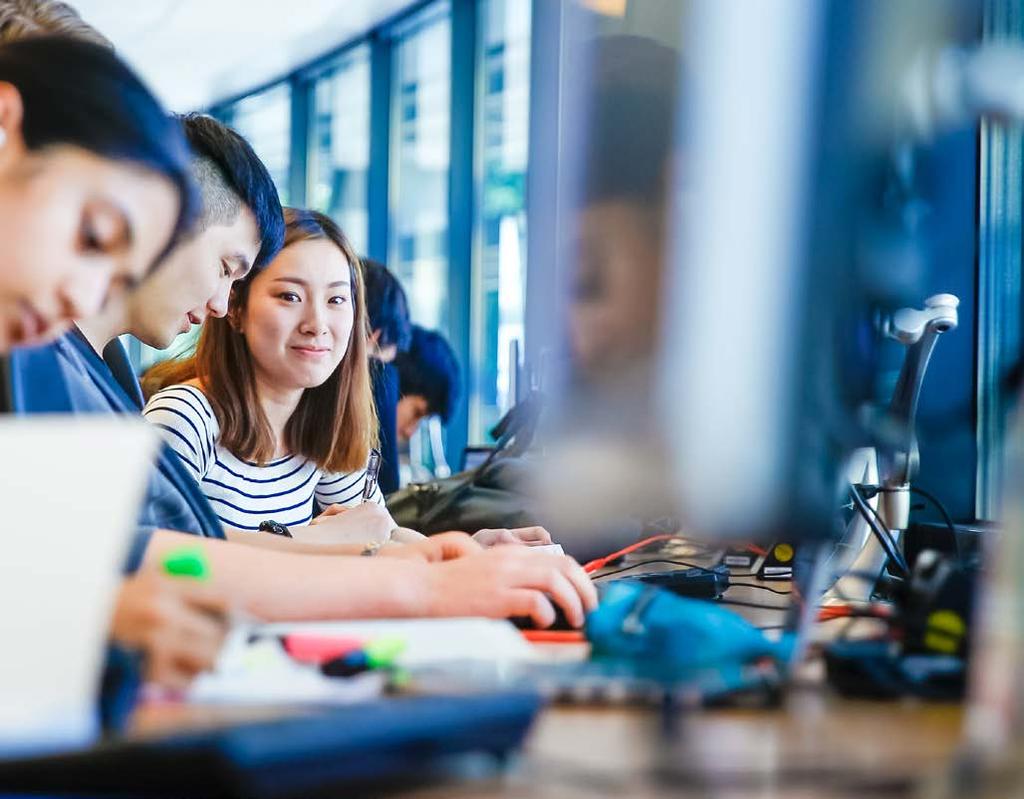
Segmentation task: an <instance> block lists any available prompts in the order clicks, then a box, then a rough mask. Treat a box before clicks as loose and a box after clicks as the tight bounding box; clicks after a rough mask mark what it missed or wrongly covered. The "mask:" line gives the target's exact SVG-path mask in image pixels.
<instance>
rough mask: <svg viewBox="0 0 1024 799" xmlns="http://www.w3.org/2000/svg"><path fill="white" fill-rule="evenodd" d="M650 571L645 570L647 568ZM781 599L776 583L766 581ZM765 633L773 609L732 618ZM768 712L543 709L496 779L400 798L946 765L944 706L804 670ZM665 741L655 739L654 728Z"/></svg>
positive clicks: (762, 796)
mask: <svg viewBox="0 0 1024 799" xmlns="http://www.w3.org/2000/svg"><path fill="white" fill-rule="evenodd" d="M652 565H653V564H652ZM772 585H773V586H774V587H775V588H776V590H784V589H785V588H787V587H788V586H786V585H785V584H778V583H774V584H772ZM729 596H730V597H732V598H737V599H742V600H744V601H751V600H755V601H758V602H761V603H764V604H771V605H773V606H778V607H785V604H786V603H785V600H786V597H782V596H777V595H770V594H767V593H766V592H763V591H758V590H757V589H755V588H752V587H744V588H741V587H736V588H734V589H731V590H730V592H729ZM743 615H746V616H747V617H748V618H749V619H750V620H751V621H752V622H753V623H755V624H759V625H771V624H774V623H777V622H778V621H779V620H780V615H781V614H780V613H779V611H765V610H750V609H747V610H745V611H744V613H743ZM800 681H801V687H797V688H795V689H793V690H791V691H790V692H789V694H788V695H787V697H786V700H785V704H784V705H783V706H782V707H779V708H773V709H764V708H758V709H737V708H728V709H726V708H721V709H706V710H700V711H679V712H674V713H673V714H672V716H671V718H670V720H669V721H670V723H668V724H667V723H666V719H665V716H664V714H663V713H661V712H659V711H656V710H649V709H640V708H635V707H580V706H559V705H555V706H552V707H550V708H549V709H547V710H546V711H545V712H544V713H543V714H542V715H541V717H540V718H539V720H538V722H537V724H536V726H535V727H534V729H533V730H532V731H531V733H530V736H529V738H528V740H527V744H526V748H525V751H524V752H523V753H522V755H521V756H520V757H518V758H517V759H516V761H515V762H514V763H512V764H511V766H510V767H509V768H508V769H506V770H505V771H504V772H502V773H500V774H498V775H494V774H493V772H490V773H488V772H486V771H485V772H484V775H483V776H482V777H481V776H480V775H479V774H477V775H475V778H474V779H470V780H465V781H455V782H448V783H444V784H442V785H435V786H430V787H423V788H418V789H415V790H410V791H405V792H403V793H401V794H399V795H401V796H408V797H416V799H441V797H527V796H528V797H542V798H546V797H550V798H551V799H556V797H557V799H583V797H601V796H615V797H627V796H628V797H630V799H634V798H635V799H643V797H663V796H665V797H667V796H702V797H715V798H717V797H722V798H723V799H726V798H727V799H732V797H748V796H756V797H758V799H768V798H769V797H816V798H818V797H831V796H871V795H878V794H880V793H884V795H887V796H894V795H902V794H903V793H906V792H907V790H909V788H910V786H911V785H912V784H913V783H915V782H917V781H919V780H920V779H921V778H922V777H924V776H926V775H930V774H931V775H934V774H936V773H939V772H941V770H942V769H944V768H946V767H948V765H949V763H950V760H951V757H952V755H953V754H954V752H955V750H956V747H957V744H958V741H959V738H960V730H961V723H962V716H963V713H962V708H961V707H960V706H958V705H954V704H934V703H931V704H929V703H923V702H917V701H902V702H866V701H851V700H844V699H841V698H839V697H836V696H833V695H831V694H830V693H829V692H828V691H827V690H826V689H825V688H824V687H823V680H822V678H821V674H820V671H818V672H816V671H815V669H814V668H813V666H812V667H811V668H810V670H809V671H808V672H807V673H806V674H804V673H802V674H801V678H800ZM274 712H275V711H273V710H272V709H267V708H265V709H262V710H251V709H250V710H245V711H227V710H224V709H208V708H207V709H204V708H197V707H187V706H174V705H169V706H167V705H165V706H150V707H146V708H143V709H142V710H140V711H139V713H137V715H136V719H135V732H136V733H142V734H146V733H149V732H160V731H166V730H169V729H181V728H182V727H195V726H201V725H205V724H223V723H226V722H229V721H239V720H245V719H253V718H260V717H267V716H269V715H272V714H273V713H274ZM669 726H671V727H672V728H673V729H672V730H671V732H668V733H666V727H669Z"/></svg>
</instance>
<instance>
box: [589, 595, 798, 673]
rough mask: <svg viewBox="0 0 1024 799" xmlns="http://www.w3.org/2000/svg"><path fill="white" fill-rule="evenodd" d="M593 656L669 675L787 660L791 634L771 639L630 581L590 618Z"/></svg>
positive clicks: (726, 615) (697, 603) (720, 610)
mask: <svg viewBox="0 0 1024 799" xmlns="http://www.w3.org/2000/svg"><path fill="white" fill-rule="evenodd" d="M586 632H587V637H588V638H589V639H590V642H591V645H592V653H593V656H594V657H595V658H609V659H631V660H635V661H640V662H643V663H645V664H647V665H648V666H649V667H651V668H652V669H654V670H657V671H660V672H662V673H665V674H678V673H680V672H685V671H691V670H699V669H705V668H716V669H720V668H727V667H730V666H742V665H745V664H747V663H750V662H752V661H755V660H758V659H760V658H764V657H769V658H773V659H775V660H777V661H780V662H785V661H786V660H788V658H789V655H790V654H791V652H792V648H793V636H792V634H786V635H784V636H783V637H782V638H781V640H771V639H769V638H768V637H767V636H765V634H764V632H763V631H762V630H759V629H757V628H756V627H754V626H753V625H752V624H750V622H748V621H747V620H746V619H744V618H742V617H741V616H739V615H738V614H736V613H734V612H733V611H731V610H728V609H726V608H724V607H721V606H720V605H715V604H714V603H712V602H706V601H702V600H698V599H689V598H686V597H681V596H677V595H676V594H673V593H671V592H670V591H666V590H664V589H661V588H652V587H648V586H642V585H637V584H636V583H632V584H631V583H629V582H626V581H623V582H620V583H613V584H612V585H610V586H608V588H607V590H606V591H605V592H604V595H603V597H602V599H601V604H600V606H599V607H598V608H597V610H595V611H593V612H592V613H591V614H590V615H589V616H588V617H587V626H586Z"/></svg>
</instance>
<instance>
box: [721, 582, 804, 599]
mask: <svg viewBox="0 0 1024 799" xmlns="http://www.w3.org/2000/svg"><path fill="white" fill-rule="evenodd" d="M729 588H759V589H761V590H762V591H771V592H772V593H773V594H778V595H779V596H789V595H790V594H792V593H793V592H792V591H780V590H779V589H778V588H772V587H771V586H770V585H761V584H760V583H733V582H730V583H729Z"/></svg>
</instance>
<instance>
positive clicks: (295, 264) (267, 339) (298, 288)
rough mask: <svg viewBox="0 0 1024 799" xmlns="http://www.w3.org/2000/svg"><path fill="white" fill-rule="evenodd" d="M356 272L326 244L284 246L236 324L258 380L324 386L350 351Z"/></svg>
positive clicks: (310, 242)
mask: <svg viewBox="0 0 1024 799" xmlns="http://www.w3.org/2000/svg"><path fill="white" fill-rule="evenodd" d="M354 317H355V308H354V307H353V299H352V268H351V266H350V265H349V263H348V260H347V259H346V258H345V255H344V253H342V251H341V250H339V249H338V247H337V246H336V245H335V244H333V243H332V242H331V241H329V240H327V239H312V240H304V241H299V242H296V243H295V244H291V245H289V246H287V247H285V248H284V249H283V250H282V251H281V253H280V254H279V255H278V256H277V258H275V259H274V261H273V262H272V263H271V264H270V265H269V266H268V267H267V268H266V269H265V270H264V271H263V272H261V273H260V274H259V275H258V276H257V277H255V278H254V279H253V281H252V285H251V286H250V287H249V297H248V301H247V303H246V307H245V309H244V311H242V313H241V314H240V316H239V318H238V319H237V320H236V324H237V325H238V328H239V330H240V331H241V332H242V333H243V335H244V336H245V340H246V344H247V345H248V347H249V351H250V352H251V353H252V358H253V365H254V367H255V370H256V374H257V376H258V378H259V379H260V380H261V381H262V382H264V383H265V384H267V385H270V386H273V387H275V388H280V389H300V388H301V389H306V388H315V387H316V386H319V385H322V384H323V383H324V382H326V381H327V379H328V378H329V377H330V376H331V374H333V373H334V370H335V369H337V367H338V364H339V363H341V360H342V359H343V358H344V357H345V354H346V353H347V352H348V348H349V342H350V341H351V338H352V326H353V320H354Z"/></svg>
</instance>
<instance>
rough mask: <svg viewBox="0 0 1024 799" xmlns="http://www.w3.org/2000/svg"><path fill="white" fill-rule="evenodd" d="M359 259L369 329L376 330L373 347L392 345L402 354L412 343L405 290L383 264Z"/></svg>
mask: <svg viewBox="0 0 1024 799" xmlns="http://www.w3.org/2000/svg"><path fill="white" fill-rule="evenodd" d="M362 260H363V284H364V285H365V287H366V312H367V315H368V317H369V319H370V330H371V331H376V330H379V331H380V338H379V339H377V346H379V347H390V346H392V345H394V346H395V347H396V348H397V349H398V351H399V352H405V351H406V350H408V349H409V346H410V344H411V342H412V322H411V321H410V319H409V301H408V300H407V299H406V296H405V289H403V288H402V284H401V283H399V282H398V278H397V277H395V276H394V274H393V273H392V272H390V271H389V270H388V268H387V267H386V266H384V264H382V263H379V262H378V261H372V260H370V259H369V258H364V259H362Z"/></svg>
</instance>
